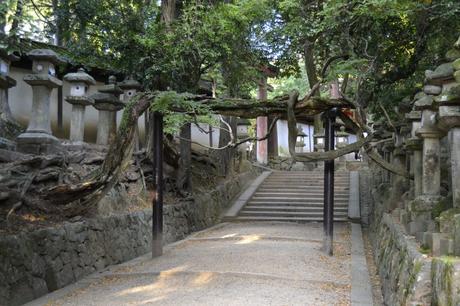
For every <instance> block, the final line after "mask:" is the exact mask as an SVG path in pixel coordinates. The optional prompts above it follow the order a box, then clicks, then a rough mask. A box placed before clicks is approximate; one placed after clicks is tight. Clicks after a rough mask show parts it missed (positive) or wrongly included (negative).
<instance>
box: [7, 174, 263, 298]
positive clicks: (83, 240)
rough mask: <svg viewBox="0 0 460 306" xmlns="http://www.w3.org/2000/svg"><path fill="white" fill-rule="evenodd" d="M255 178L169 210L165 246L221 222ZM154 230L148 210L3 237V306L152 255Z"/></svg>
mask: <svg viewBox="0 0 460 306" xmlns="http://www.w3.org/2000/svg"><path fill="white" fill-rule="evenodd" d="M254 176H255V173H254V172H247V173H243V174H240V175H239V176H238V177H236V178H234V179H231V180H229V181H227V182H225V183H224V184H222V185H220V186H218V187H217V188H216V189H214V190H211V191H210V192H209V193H208V194H203V195H200V196H198V197H197V198H196V200H195V201H186V202H179V203H177V204H174V205H167V206H164V242H165V243H168V242H173V241H176V240H179V239H182V238H184V237H185V236H186V235H187V234H189V233H191V232H193V231H197V230H201V229H204V228H206V227H208V226H211V225H213V224H215V223H216V222H218V221H219V218H220V216H221V214H222V212H223V210H224V209H225V208H226V207H227V206H228V205H229V204H230V203H231V199H232V198H233V197H235V196H236V195H237V194H238V193H239V192H240V191H241V190H242V188H243V187H244V186H245V185H246V184H247V183H249V182H250V180H251V179H252V178H253V177H254ZM151 228H152V211H151V210H145V211H138V212H132V213H129V214H120V215H111V216H106V217H96V218H92V219H82V220H81V221H77V222H65V223H63V224H62V225H60V226H58V227H53V228H44V229H40V230H37V231H33V232H23V233H19V234H16V235H7V236H3V237H0V305H2V306H3V305H5V306H6V305H8V306H13V305H20V304H22V303H25V302H27V301H30V300H32V299H35V298H38V297H40V296H42V295H44V294H46V293H48V292H51V291H54V290H56V289H59V288H62V287H64V286H66V285H69V284H71V283H73V282H75V281H77V280H79V279H81V278H83V277H84V276H87V275H89V274H91V273H94V272H96V271H100V270H102V269H104V268H105V267H107V266H110V265H114V264H119V263H122V262H124V261H127V260H130V259H132V258H135V257H138V256H140V255H143V254H146V253H148V252H149V251H150V244H151Z"/></svg>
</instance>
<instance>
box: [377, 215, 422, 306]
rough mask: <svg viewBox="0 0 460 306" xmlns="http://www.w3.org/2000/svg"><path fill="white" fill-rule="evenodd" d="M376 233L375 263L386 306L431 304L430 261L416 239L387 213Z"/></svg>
mask: <svg viewBox="0 0 460 306" xmlns="http://www.w3.org/2000/svg"><path fill="white" fill-rule="evenodd" d="M377 228H378V231H377V232H376V233H374V239H372V241H373V243H374V250H375V254H374V255H375V261H376V264H377V266H378V271H379V275H380V279H381V281H382V293H383V297H384V301H385V304H386V305H430V300H431V280H430V261H429V259H428V257H427V256H426V255H423V254H421V253H420V252H419V251H418V247H417V244H416V243H415V240H414V239H410V238H409V237H407V236H405V235H403V231H402V228H400V225H398V224H395V223H394V222H393V220H392V217H391V215H389V214H384V215H383V218H382V219H381V221H380V224H379V225H378V226H377Z"/></svg>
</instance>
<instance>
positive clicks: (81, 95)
mask: <svg viewBox="0 0 460 306" xmlns="http://www.w3.org/2000/svg"><path fill="white" fill-rule="evenodd" d="M64 80H65V81H67V82H69V83H70V95H69V96H67V97H66V101H67V102H68V103H70V104H72V117H71V119H70V141H72V142H77V143H78V142H83V140H84V136H85V110H86V106H88V105H92V104H93V103H94V102H93V100H92V99H90V98H89V97H88V96H87V93H88V90H89V86H90V85H94V84H96V81H95V80H94V79H93V78H92V77H91V76H90V75H88V74H87V73H85V71H84V70H83V69H79V70H78V71H77V72H76V73H69V74H66V75H65V76H64Z"/></svg>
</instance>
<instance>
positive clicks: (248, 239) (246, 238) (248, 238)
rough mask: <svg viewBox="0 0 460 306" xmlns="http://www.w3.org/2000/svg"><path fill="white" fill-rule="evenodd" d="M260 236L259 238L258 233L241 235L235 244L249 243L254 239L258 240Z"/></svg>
mask: <svg viewBox="0 0 460 306" xmlns="http://www.w3.org/2000/svg"><path fill="white" fill-rule="evenodd" d="M260 238H261V237H260V235H245V236H242V239H241V240H240V241H238V242H236V243H235V244H249V243H252V242H254V241H257V240H260Z"/></svg>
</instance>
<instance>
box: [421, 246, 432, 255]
mask: <svg viewBox="0 0 460 306" xmlns="http://www.w3.org/2000/svg"><path fill="white" fill-rule="evenodd" d="M430 251H431V249H430V247H429V246H427V245H421V246H420V248H419V252H420V253H422V254H430Z"/></svg>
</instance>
